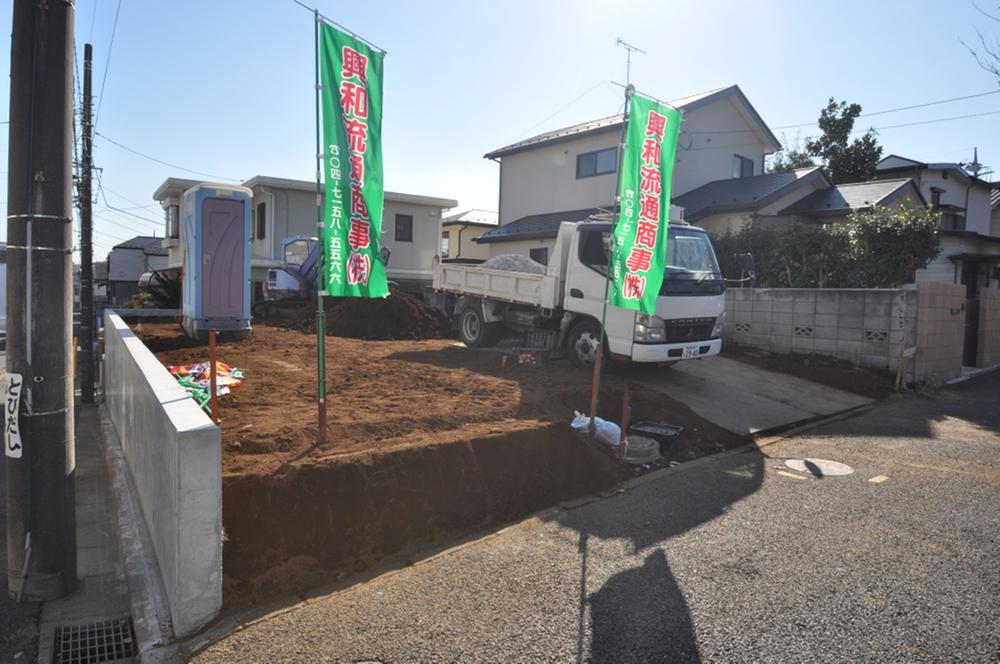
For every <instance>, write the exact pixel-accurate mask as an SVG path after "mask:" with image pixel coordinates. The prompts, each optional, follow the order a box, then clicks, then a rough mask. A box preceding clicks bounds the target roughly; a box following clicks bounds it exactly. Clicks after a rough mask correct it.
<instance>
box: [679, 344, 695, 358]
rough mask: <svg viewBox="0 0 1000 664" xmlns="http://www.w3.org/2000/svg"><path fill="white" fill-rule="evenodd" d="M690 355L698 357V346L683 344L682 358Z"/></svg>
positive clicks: (690, 356)
mask: <svg viewBox="0 0 1000 664" xmlns="http://www.w3.org/2000/svg"><path fill="white" fill-rule="evenodd" d="M692 357H698V347H697V346H684V354H683V355H682V358H683V359H685V360H687V359H690V358H692Z"/></svg>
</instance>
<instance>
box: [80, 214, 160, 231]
mask: <svg viewBox="0 0 1000 664" xmlns="http://www.w3.org/2000/svg"><path fill="white" fill-rule="evenodd" d="M94 219H100V220H101V221H106V222H108V223H109V224H114V225H115V226H118V227H119V228H124V229H125V230H127V231H129V232H130V233H139V234H140V235H145V234H147V233H149V230H148V229H146V228H134V227H131V226H126V225H125V224H122V223H119V222H117V221H115V220H114V219H109V218H108V217H99V216H97V215H96V214H95V215H94Z"/></svg>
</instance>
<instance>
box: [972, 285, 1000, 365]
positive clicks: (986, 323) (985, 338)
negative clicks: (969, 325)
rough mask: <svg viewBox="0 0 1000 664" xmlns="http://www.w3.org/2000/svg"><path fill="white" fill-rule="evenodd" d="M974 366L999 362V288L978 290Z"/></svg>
mask: <svg viewBox="0 0 1000 664" xmlns="http://www.w3.org/2000/svg"><path fill="white" fill-rule="evenodd" d="M977 355H978V356H977V358H976V360H977V361H976V366H977V367H992V366H993V365H995V364H1000V288H983V289H981V290H980V291H979V347H978V349H977Z"/></svg>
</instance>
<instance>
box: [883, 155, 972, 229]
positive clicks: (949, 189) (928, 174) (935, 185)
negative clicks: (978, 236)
mask: <svg viewBox="0 0 1000 664" xmlns="http://www.w3.org/2000/svg"><path fill="white" fill-rule="evenodd" d="M911 175H913V172H912V171H900V172H895V171H892V172H886V171H882V172H880V173H879V177H880V178H882V179H887V178H890V177H910V176H911ZM914 181H915V182H917V184H918V186H919V187H920V193H921V194H922V195H923V197H924V199H925V200H926V201H927V202H928V203H930V202H931V201H932V200H933V192H932V191H931V189H940V190H941V205H955V206H958V207H961V208H966V212H965V230H967V231H974V232H976V233H982V234H984V235H987V234H989V233H990V192H989V188H988V187H987V186H986V185H982V184H980V185H975V186H973V187H971V188H970V187H969V181H968V180H965V179H963V178H959V177H955V173H954V172H950V173H949V175H948V178H947V179H945V178H944V176H943V175H942V171H940V170H932V169H923V170H921V171H919V172H918V174H917V177H915V178H914ZM966 191H968V199H966Z"/></svg>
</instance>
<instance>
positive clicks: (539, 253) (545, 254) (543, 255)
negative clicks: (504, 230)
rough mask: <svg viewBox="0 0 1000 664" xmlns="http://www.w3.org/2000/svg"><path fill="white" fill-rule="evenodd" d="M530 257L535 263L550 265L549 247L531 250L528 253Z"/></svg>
mask: <svg viewBox="0 0 1000 664" xmlns="http://www.w3.org/2000/svg"><path fill="white" fill-rule="evenodd" d="M528 255H529V256H530V257H531V260H533V261H535V262H536V263H541V264H542V265H548V264H549V250H548V247H541V248H539V249H530V250H529V251H528Z"/></svg>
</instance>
